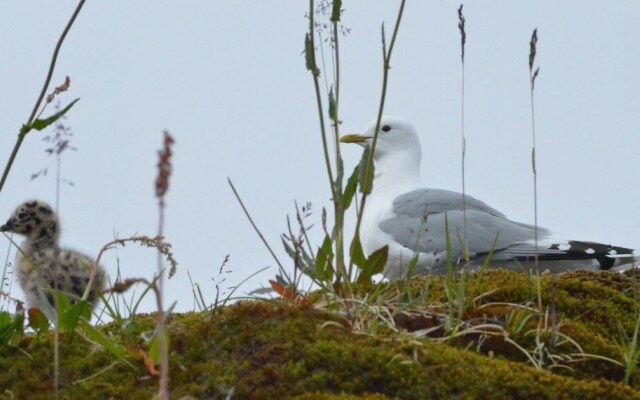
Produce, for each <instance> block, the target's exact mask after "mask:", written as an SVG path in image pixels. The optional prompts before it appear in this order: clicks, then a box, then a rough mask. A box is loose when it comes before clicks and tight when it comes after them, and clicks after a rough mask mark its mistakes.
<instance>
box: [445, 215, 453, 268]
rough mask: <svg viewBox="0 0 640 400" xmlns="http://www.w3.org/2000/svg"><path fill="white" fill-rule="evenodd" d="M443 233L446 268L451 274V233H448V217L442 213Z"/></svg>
mask: <svg viewBox="0 0 640 400" xmlns="http://www.w3.org/2000/svg"><path fill="white" fill-rule="evenodd" d="M444 235H445V241H446V242H445V243H446V245H445V246H446V251H447V270H448V271H449V274H451V275H452V274H453V247H452V246H451V234H450V233H449V217H448V216H447V213H444Z"/></svg>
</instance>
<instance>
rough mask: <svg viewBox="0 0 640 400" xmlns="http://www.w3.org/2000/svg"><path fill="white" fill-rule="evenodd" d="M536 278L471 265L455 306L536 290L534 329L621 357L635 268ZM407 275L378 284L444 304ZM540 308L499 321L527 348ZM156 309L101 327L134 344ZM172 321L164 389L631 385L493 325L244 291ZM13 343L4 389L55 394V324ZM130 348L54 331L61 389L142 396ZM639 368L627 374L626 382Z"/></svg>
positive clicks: (531, 298) (145, 381)
mask: <svg viewBox="0 0 640 400" xmlns="http://www.w3.org/2000/svg"><path fill="white" fill-rule="evenodd" d="M537 279H538V278H531V277H527V276H526V275H524V274H520V273H513V272H507V271H500V270H497V271H486V272H484V273H482V274H479V275H475V276H473V277H472V278H471V279H470V281H469V282H468V283H467V286H466V288H465V290H466V293H467V299H473V298H476V297H477V296H479V295H484V296H482V297H481V298H477V299H476V301H475V303H474V302H471V301H468V304H467V307H466V308H465V310H464V316H463V319H465V320H468V321H474V320H483V319H484V320H491V321H495V323H496V324H498V323H502V324H503V325H505V321H506V320H507V315H508V314H509V313H510V312H511V313H513V310H514V309H515V308H514V306H510V305H505V304H500V305H497V304H494V305H491V304H492V303H498V302H500V303H511V304H514V305H515V304H520V305H523V304H531V305H534V306H535V305H537V302H538V294H540V297H541V299H542V300H541V301H542V303H543V308H544V309H546V310H553V312H552V313H551V312H549V313H547V314H546V315H547V317H548V321H547V324H548V326H547V328H548V329H546V330H543V331H542V332H541V333H539V335H538V337H537V339H538V340H542V341H543V342H544V343H546V344H547V345H548V346H549V345H551V344H552V343H554V340H553V339H552V335H556V336H557V334H558V333H562V334H564V335H567V336H568V337H571V338H572V339H573V340H575V342H577V343H579V345H580V346H581V347H582V350H583V351H584V353H587V354H594V355H598V356H600V357H609V358H612V359H615V360H619V361H620V360H622V359H623V352H624V347H623V346H621V344H622V343H623V342H624V341H623V340H622V338H624V335H625V334H627V335H630V334H631V333H632V330H633V325H634V323H635V319H636V316H637V303H636V300H635V293H637V292H638V285H637V281H636V280H635V278H634V277H629V276H626V275H614V274H591V273H585V272H576V273H570V274H564V275H560V276H545V275H543V276H542V277H541V278H539V279H540V280H539V283H540V288H541V289H540V292H539V293H538V281H537ZM406 284H407V283H394V284H387V285H381V286H380V287H379V288H378V291H379V294H382V293H384V296H388V297H389V298H392V297H394V296H391V295H390V294H391V293H393V291H394V290H395V291H396V293H398V296H397V298H399V299H404V300H405V301H407V300H411V301H412V307H422V308H423V309H424V307H427V306H432V307H433V306H434V304H435V305H436V308H438V309H444V308H446V307H447V302H446V296H445V292H444V290H443V278H441V277H420V278H414V279H412V280H411V281H410V282H408V284H409V285H411V287H412V288H413V290H412V295H411V296H408V295H407V290H406V287H405V288H404V289H400V288H399V287H400V286H402V285H406ZM319 297H321V296H319ZM319 297H316V298H319ZM543 314H544V313H538V315H537V316H536V318H530V319H529V320H528V322H527V323H526V324H524V325H523V327H522V329H520V330H516V329H515V328H513V329H512V328H509V327H507V326H506V325H505V330H507V331H508V330H509V329H512V331H509V339H510V340H513V341H515V342H516V343H518V344H519V345H520V346H523V347H525V348H534V347H535V345H536V335H535V334H534V335H532V334H531V332H535V330H536V329H540V324H541V323H542V322H541V321H543V319H542V318H541V316H542V315H543ZM552 314H553V319H554V321H551V315H552ZM153 317H154V316H153V315H139V316H136V321H135V322H136V323H135V324H134V325H132V327H131V329H130V330H129V331H127V332H126V334H125V333H123V329H122V327H120V326H118V325H116V324H111V325H108V326H105V327H102V328H101V329H102V331H103V332H104V333H105V334H108V335H112V336H113V337H114V338H115V339H116V340H117V341H118V342H119V343H121V344H123V345H125V346H127V347H129V348H130V349H132V350H137V349H144V348H145V345H144V343H143V341H142V339H141V336H140V334H141V333H143V332H150V331H151V330H152V329H153V325H154V318H153ZM327 321H332V322H333V323H331V324H325V322H327ZM397 322H398V323H399V325H400V326H405V327H407V329H409V330H416V329H420V328H421V327H424V326H425V325H426V324H433V322H432V321H431V322H430V320H428V319H427V318H424V317H423V318H422V319H417V318H416V319H414V320H411V319H410V318H409V319H407V318H405V320H401V319H398V320H397ZM552 322H553V323H552ZM549 326H552V327H553V329H551V328H549ZM168 327H169V330H170V333H171V353H170V362H171V368H170V376H171V382H170V388H171V395H172V398H180V397H183V396H192V397H193V398H196V399H210V398H219V397H223V396H224V394H225V393H227V392H228V391H230V390H233V393H234V398H255V399H272V398H296V399H355V398H363V399H373V400H378V399H386V398H402V399H422V398H461V399H464V398H498V399H499V398H554V399H556V398H559V399H563V398H566V399H572V398H584V399H597V398H611V399H615V398H620V399H623V398H624V399H634V398H637V399H640V390H638V389H637V387H634V386H627V385H624V384H622V383H621V380H622V377H623V376H624V368H623V367H620V366H617V365H615V364H613V363H611V362H608V361H603V360H600V359H593V360H587V361H584V360H582V361H580V362H577V363H566V365H564V366H565V367H563V368H557V369H552V371H540V370H537V369H535V368H533V367H532V365H531V363H530V362H528V360H527V357H526V356H525V355H524V353H523V352H522V351H520V350H518V349H517V348H516V347H515V346H514V345H512V344H510V343H508V342H507V341H506V340H505V337H504V336H501V335H493V336H492V335H489V336H486V337H485V336H482V335H479V334H467V335H462V336H460V337H458V338H456V339H450V340H445V341H444V343H441V342H433V341H432V340H431V339H428V338H422V339H412V340H409V339H407V337H408V335H406V334H404V335H397V334H392V333H391V330H390V329H386V330H385V329H380V330H378V331H377V333H376V334H375V335H372V334H366V335H365V334H356V333H352V332H351V330H350V329H349V328H348V327H347V324H346V322H345V321H344V320H342V319H339V318H338V317H336V316H333V315H332V314H331V313H328V312H326V311H322V310H317V309H316V308H314V306H313V305H291V304H288V303H283V302H258V301H256V302H241V303H238V304H235V305H233V306H229V307H225V308H222V309H220V310H218V311H217V312H216V313H215V314H212V313H185V314H176V315H174V316H173V317H172V318H171V319H170V321H169V324H168ZM439 334H440V335H441V336H442V335H443V334H444V332H439ZM440 339H442V338H440ZM555 343H556V344H555V346H556V347H555V348H551V349H550V354H556V355H560V356H563V357H568V354H569V353H570V352H575V349H574V348H573V345H572V344H570V343H564V344H562V342H561V341H560V340H559V339H556V342H555ZM23 346H24V348H23V349H22V350H23V351H25V352H27V353H28V354H29V355H30V357H31V358H29V357H27V356H26V355H25V354H23V352H21V351H19V350H18V349H16V348H0V370H2V374H0V399H3V398H7V399H8V398H11V396H13V398H30V399H48V398H51V394H52V390H53V379H52V378H53V373H52V370H53V362H52V360H53V355H52V335H51V334H48V335H44V336H43V337H41V338H40V339H29V340H25V341H24V342H23ZM552 347H553V346H552ZM467 348H468V349H477V350H476V351H472V350H468V349H467ZM131 360H132V363H133V364H134V365H135V368H130V367H128V366H125V365H124V364H122V363H119V362H118V361H117V360H116V359H115V357H114V356H113V355H111V354H110V353H108V352H107V351H105V350H104V349H102V348H100V347H98V346H94V345H92V344H90V343H89V342H87V341H86V340H84V339H82V338H81V337H79V336H78V335H74V336H67V337H63V338H62V339H61V346H60V371H61V373H60V383H61V389H60V398H62V399H75V398H110V397H112V398H127V399H131V400H135V399H148V398H151V397H152V396H153V395H154V394H155V393H156V391H157V383H158V382H157V378H156V377H152V376H150V375H149V373H148V371H147V370H146V368H145V367H144V365H143V363H142V361H141V360H140V359H137V358H135V357H133V356H132V358H131ZM573 360H574V361H577V360H578V358H576V357H575V356H574V359H573ZM566 366H569V367H571V369H568V368H566ZM93 375H95V376H93ZM92 376H93V377H92ZM638 381H640V377H639V376H638V374H636V375H635V376H634V377H633V382H638ZM5 390H8V391H7V392H5Z"/></svg>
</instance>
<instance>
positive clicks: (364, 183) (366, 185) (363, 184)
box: [358, 145, 375, 194]
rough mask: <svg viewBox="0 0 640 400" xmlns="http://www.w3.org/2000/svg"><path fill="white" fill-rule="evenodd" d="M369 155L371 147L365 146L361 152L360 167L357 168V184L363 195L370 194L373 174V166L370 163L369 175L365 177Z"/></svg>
mask: <svg viewBox="0 0 640 400" xmlns="http://www.w3.org/2000/svg"><path fill="white" fill-rule="evenodd" d="M370 153H371V147H369V145H367V146H366V147H365V148H364V151H363V152H362V158H361V159H360V165H359V166H358V169H359V172H358V183H360V192H361V193H364V194H369V193H371V188H372V186H373V175H374V174H375V166H374V165H373V163H371V171H369V175H368V176H367V163H368V160H369V154H370Z"/></svg>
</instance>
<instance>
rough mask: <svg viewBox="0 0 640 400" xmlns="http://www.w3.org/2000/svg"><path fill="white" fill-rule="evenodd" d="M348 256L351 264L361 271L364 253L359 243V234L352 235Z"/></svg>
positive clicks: (364, 259)
mask: <svg viewBox="0 0 640 400" xmlns="http://www.w3.org/2000/svg"><path fill="white" fill-rule="evenodd" d="M349 256H351V262H353V263H354V264H355V265H356V266H357V267H358V268H360V269H363V268H364V263H365V261H366V258H365V256H364V251H362V243H360V234H358V233H356V234H355V235H353V240H352V241H351V247H350V248H349Z"/></svg>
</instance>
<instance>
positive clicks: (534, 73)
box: [529, 28, 540, 269]
mask: <svg viewBox="0 0 640 400" xmlns="http://www.w3.org/2000/svg"><path fill="white" fill-rule="evenodd" d="M537 45H538V28H536V29H534V30H533V33H532V34H531V41H530V42H529V83H530V88H531V90H530V94H531V137H532V139H533V144H532V147H531V169H532V171H533V221H534V241H535V247H536V253H535V266H536V269H537V268H538V171H537V168H536V118H535V109H534V99H533V91H534V89H535V83H536V78H537V77H538V73H539V72H540V67H537V68H535V70H534V64H535V61H536V52H537V51H538V48H537Z"/></svg>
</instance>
